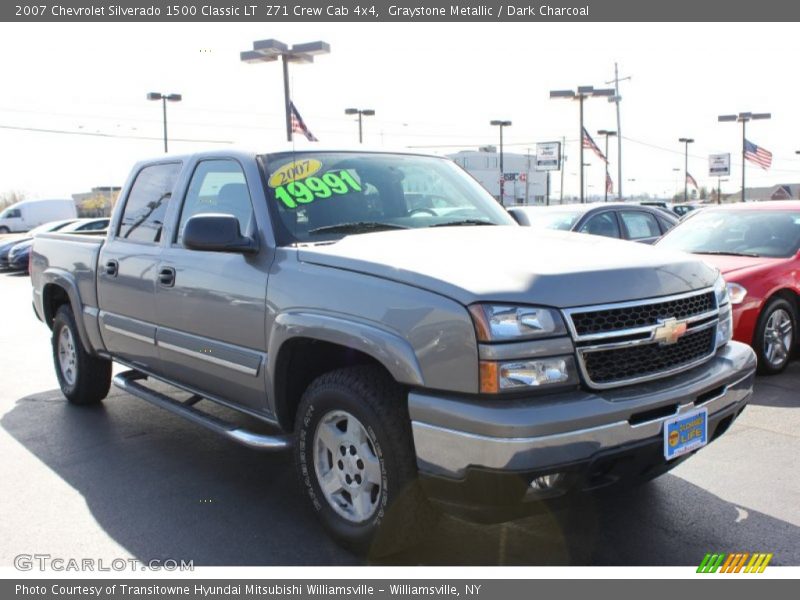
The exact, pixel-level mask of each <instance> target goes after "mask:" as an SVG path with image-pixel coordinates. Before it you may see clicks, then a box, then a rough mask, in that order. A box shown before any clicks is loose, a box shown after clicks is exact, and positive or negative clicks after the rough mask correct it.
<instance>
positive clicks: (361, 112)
mask: <svg viewBox="0 0 800 600" xmlns="http://www.w3.org/2000/svg"><path fill="white" fill-rule="evenodd" d="M344 114H346V115H358V143H359V144H363V143H364V136H363V132H362V124H361V117H362V116H364V117H374V116H375V111H374V110H372V109H371V108H345V109H344Z"/></svg>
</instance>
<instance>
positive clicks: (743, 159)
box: [742, 119, 747, 202]
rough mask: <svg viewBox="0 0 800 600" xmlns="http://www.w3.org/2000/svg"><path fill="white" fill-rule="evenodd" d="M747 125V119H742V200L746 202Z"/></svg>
mask: <svg viewBox="0 0 800 600" xmlns="http://www.w3.org/2000/svg"><path fill="white" fill-rule="evenodd" d="M746 126H747V119H742V202H744V201H745V200H744V169H745V162H744V161H745V153H746V152H745V151H746V148H747V138H746V137H745V127H746Z"/></svg>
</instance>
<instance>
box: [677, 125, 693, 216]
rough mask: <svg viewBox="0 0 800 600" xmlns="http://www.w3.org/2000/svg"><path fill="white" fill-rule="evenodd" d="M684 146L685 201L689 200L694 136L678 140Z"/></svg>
mask: <svg viewBox="0 0 800 600" xmlns="http://www.w3.org/2000/svg"><path fill="white" fill-rule="evenodd" d="M678 141H679V142H680V143H681V144H683V146H684V152H683V201H684V202H688V201H689V144H694V139H692V138H680V139H679V140H678Z"/></svg>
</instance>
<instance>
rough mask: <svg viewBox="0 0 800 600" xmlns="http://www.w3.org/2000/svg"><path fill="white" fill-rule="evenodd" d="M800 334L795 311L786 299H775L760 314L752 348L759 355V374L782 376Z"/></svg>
mask: <svg viewBox="0 0 800 600" xmlns="http://www.w3.org/2000/svg"><path fill="white" fill-rule="evenodd" d="M796 331H797V315H796V312H795V307H794V306H793V305H792V303H790V302H789V301H788V300H786V299H784V298H773V299H772V300H770V301H769V303H767V306H766V307H765V308H764V310H763V311H762V312H761V315H760V316H759V318H758V324H757V326H756V334H755V339H754V340H753V346H754V348H755V351H756V354H757V355H758V372H759V373H760V374H762V375H775V374H777V373H780V372H781V371H783V370H784V369H785V368H786V365H788V364H789V358H791V353H792V347H793V346H794V341H795V336H796V334H795V332H796Z"/></svg>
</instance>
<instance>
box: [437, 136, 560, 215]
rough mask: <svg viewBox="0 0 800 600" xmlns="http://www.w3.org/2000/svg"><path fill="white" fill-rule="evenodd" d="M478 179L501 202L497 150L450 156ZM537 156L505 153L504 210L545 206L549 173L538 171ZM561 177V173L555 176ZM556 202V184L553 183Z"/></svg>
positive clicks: (484, 148) (494, 148)
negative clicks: (509, 207) (524, 205)
mask: <svg viewBox="0 0 800 600" xmlns="http://www.w3.org/2000/svg"><path fill="white" fill-rule="evenodd" d="M448 156H449V157H450V158H451V159H453V161H455V162H456V164H458V165H460V166H461V167H463V168H464V169H465V170H466V171H467V172H468V173H470V175H472V176H473V177H474V178H475V179H477V180H478V181H479V182H480V183H481V185H482V186H483V187H485V188H486V189H487V190H488V191H489V193H490V194H491V195H492V196H494V197H495V199H498V200H499V199H500V154H499V153H498V152H497V148H496V147H495V146H482V147H481V148H479V149H478V150H477V151H474V150H463V151H461V152H457V153H455V154H449V155H448ZM535 158H536V157H535V156H534V155H528V154H513V153H511V152H503V170H504V171H505V185H504V186H503V187H504V189H503V200H502V204H503V205H504V206H515V205H519V204H545V201H546V198H547V196H548V172H547V171H536V170H535V169H534V164H535ZM553 176H554V177H558V171H555V172H554V175H553ZM550 185H551V187H550V190H551V194H550V195H551V198H552V182H551V184H550Z"/></svg>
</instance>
